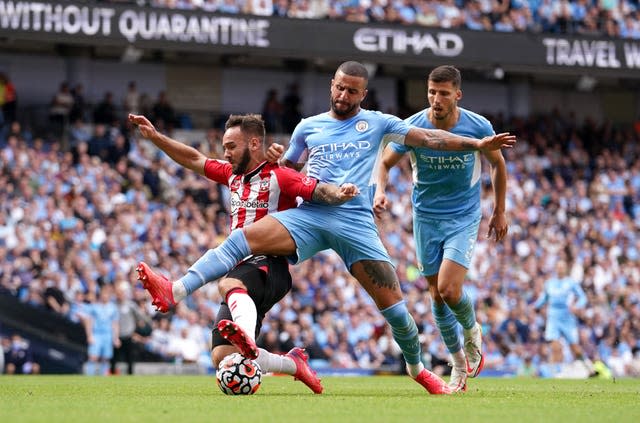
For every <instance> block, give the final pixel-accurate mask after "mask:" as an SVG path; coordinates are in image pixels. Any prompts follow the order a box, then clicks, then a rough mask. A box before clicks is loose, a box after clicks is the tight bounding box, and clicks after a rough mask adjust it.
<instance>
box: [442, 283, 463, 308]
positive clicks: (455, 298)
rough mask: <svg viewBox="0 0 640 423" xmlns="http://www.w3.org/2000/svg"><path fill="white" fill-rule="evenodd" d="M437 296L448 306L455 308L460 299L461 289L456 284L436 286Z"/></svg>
mask: <svg viewBox="0 0 640 423" xmlns="http://www.w3.org/2000/svg"><path fill="white" fill-rule="evenodd" d="M438 295H439V296H440V298H442V300H443V301H444V302H445V303H447V305H449V306H455V305H456V304H458V303H459V302H460V298H461V297H462V289H461V287H460V286H458V285H456V284H451V283H447V284H443V283H440V284H438Z"/></svg>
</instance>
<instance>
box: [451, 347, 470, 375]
mask: <svg viewBox="0 0 640 423" xmlns="http://www.w3.org/2000/svg"><path fill="white" fill-rule="evenodd" d="M451 359H452V361H453V367H456V368H458V369H465V371H466V369H467V360H466V357H465V355H464V352H463V351H462V348H460V350H458V351H456V352H452V353H451Z"/></svg>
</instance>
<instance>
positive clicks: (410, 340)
mask: <svg viewBox="0 0 640 423" xmlns="http://www.w3.org/2000/svg"><path fill="white" fill-rule="evenodd" d="M381 313H382V315H383V316H384V318H385V319H386V320H387V322H388V323H389V325H391V333H392V334H393V339H395V340H396V342H397V343H398V345H399V346H400V349H401V350H402V355H403V356H404V360H405V361H406V362H407V363H408V364H418V363H420V356H421V355H422V351H421V348H420V340H419V339H418V327H417V326H416V322H415V320H413V317H411V315H410V314H409V310H407V304H406V303H405V301H404V300H403V301H400V302H399V303H396V304H394V305H392V306H391V307H387V308H385V309H384V310H381Z"/></svg>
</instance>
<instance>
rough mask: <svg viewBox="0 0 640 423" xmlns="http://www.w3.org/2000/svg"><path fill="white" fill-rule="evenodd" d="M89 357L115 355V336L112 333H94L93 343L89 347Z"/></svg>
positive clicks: (109, 356)
mask: <svg viewBox="0 0 640 423" xmlns="http://www.w3.org/2000/svg"><path fill="white" fill-rule="evenodd" d="M87 350H88V351H87V353H88V354H89V357H99V358H111V357H113V338H112V337H111V335H103V334H95V333H94V334H93V344H90V345H89V348H88V349H87Z"/></svg>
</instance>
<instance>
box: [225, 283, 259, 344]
mask: <svg viewBox="0 0 640 423" xmlns="http://www.w3.org/2000/svg"><path fill="white" fill-rule="evenodd" d="M227 305H228V306H229V310H231V317H233V321H234V322H236V324H237V325H238V326H240V327H241V328H242V329H243V330H244V332H245V334H246V335H247V336H250V337H251V339H253V340H254V341H255V337H256V320H257V319H258V311H257V310H256V304H255V303H254V302H253V299H251V297H250V296H249V294H247V291H244V290H238V291H233V292H232V293H231V295H228V296H227Z"/></svg>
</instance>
